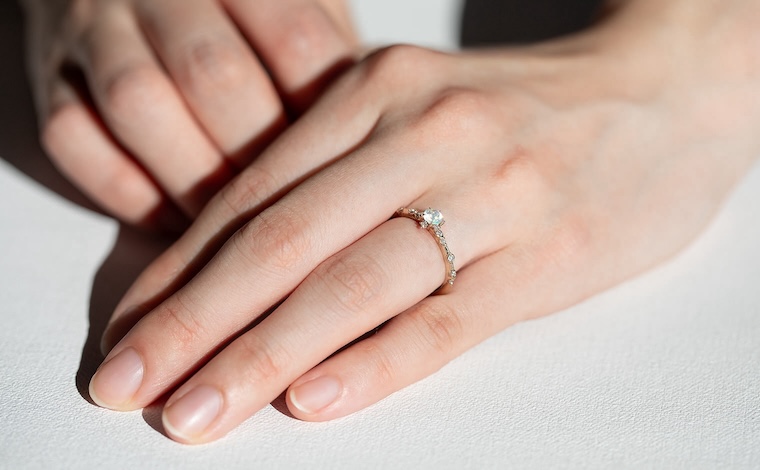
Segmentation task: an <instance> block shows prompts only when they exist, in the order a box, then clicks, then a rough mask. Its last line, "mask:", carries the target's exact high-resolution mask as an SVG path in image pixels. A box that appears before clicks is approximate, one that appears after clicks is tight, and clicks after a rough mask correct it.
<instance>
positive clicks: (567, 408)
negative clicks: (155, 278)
mask: <svg viewBox="0 0 760 470" xmlns="http://www.w3.org/2000/svg"><path fill="white" fill-rule="evenodd" d="M368 3H369V0H359V1H357V4H359V7H360V8H361V7H362V5H361V4H365V5H367V4H368ZM381 3H382V4H383V5H385V8H386V9H387V10H388V11H390V12H392V11H400V10H401V6H403V5H404V4H403V3H401V2H376V3H375V5H373V6H372V7H371V8H370V6H367V7H366V11H367V12H370V11H375V10H377V8H379V7H378V6H376V5H380V4H381ZM407 3H409V2H407ZM428 3H431V2H428ZM450 4H453V3H450ZM431 5H432V3H431ZM394 9H395V10H394ZM388 15H389V17H390V18H392V16H393V15H390V13H388ZM366 17H369V16H366V15H365V18H366ZM374 21H379V22H380V20H379V19H375V20H374ZM388 24H392V23H388ZM381 25H382V22H380V23H379V24H378V26H377V28H380V26H381ZM378 30H379V29H378ZM389 37H390V36H389ZM440 45H444V46H445V45H446V44H443V43H442V44H440ZM0 138H2V137H0ZM758 201H760V169H756V170H755V171H754V172H753V173H752V174H750V175H749V177H748V178H747V179H746V180H745V181H744V183H743V184H742V186H741V187H740V188H739V189H738V191H737V192H736V193H735V194H734V196H733V197H732V199H731V200H730V201H729V204H728V205H727V206H726V208H725V210H724V211H723V212H722V213H721V214H720V216H719V217H718V219H717V220H716V221H715V223H714V224H713V225H712V226H711V227H710V229H709V230H708V231H707V232H706V233H705V234H704V235H703V236H702V237H701V238H700V239H699V240H698V241H697V242H696V243H695V244H693V245H692V246H691V247H690V248H689V249H688V250H687V251H686V252H685V253H684V254H682V255H681V256H680V257H678V258H677V259H676V260H674V261H673V262H671V263H669V264H668V265H666V266H663V267H661V268H660V269H658V270H656V271H653V272H651V273H649V274H647V275H646V276H643V277H641V278H639V279H636V280H634V281H632V282H629V283H627V284H625V285H623V286H620V287H618V288H616V289H614V290H611V291H609V292H606V293H604V294H602V295H600V296H597V297H595V298H594V299H592V300H590V301H588V302H586V303H584V304H582V305H580V306H577V307H575V308H573V309H571V310H569V311H566V312H562V313H560V314H556V315H553V316H550V317H547V318H545V319H542V320H538V321H534V322H531V323H526V324H523V325H519V326H517V327H514V328H511V329H509V330H507V331H506V332H504V333H502V334H501V335H499V336H497V337H494V338H492V339H491V340H489V341H487V342H485V343H483V344H482V345H480V346H479V347H477V348H475V349H473V350H472V351H470V352H469V353H467V354H465V355H463V356H462V357H460V358H459V359H457V360H455V361H454V362H452V363H451V364H450V365H449V366H447V367H445V368H444V369H443V370H441V371H440V372H439V373H438V374H436V375H434V376H432V377H430V378H429V379H427V380H425V381H422V382H420V383H418V384H416V385H414V386H412V387H409V388H407V389H405V390H403V391H401V392H399V393H397V394H395V395H394V396H392V397H390V398H389V399H387V400H385V401H383V402H381V403H379V404H378V405H376V406H374V407H371V408H370V409H368V410H365V411H363V412H360V413H358V414H356V415H354V416H350V417H348V418H344V419H342V420H338V421H335V422H330V423H319V424H312V423H303V422H299V421H296V420H294V419H292V418H289V417H287V416H285V415H283V414H282V413H280V412H279V411H277V410H276V409H275V408H273V407H267V408H266V409H265V410H263V411H262V412H260V413H259V414H258V415H256V416H255V417H254V418H252V419H250V420H249V421H248V422H246V423H245V424H244V425H243V426H241V427H240V428H239V429H238V430H236V431H234V432H233V433H231V434H230V435H229V436H228V437H227V438H225V439H223V440H221V441H219V442H216V443H213V444H210V445H207V446H201V447H185V446H182V445H179V444H176V443H173V442H171V441H169V440H168V439H166V438H165V437H163V436H162V435H161V434H160V433H159V432H157V431H155V430H154V429H153V428H152V427H151V425H150V423H153V422H155V414H154V411H152V410H149V411H148V412H134V413H125V414H120V413H113V412H108V411H104V410H101V409H98V408H96V407H94V406H92V405H90V404H89V403H87V402H86V401H85V400H84V399H83V398H82V397H81V396H80V394H79V392H78V391H77V388H76V386H75V377H76V374H77V370H78V369H79V367H80V360H81V357H82V351H83V347H84V345H85V342H86V340H87V335H88V328H89V325H88V321H89V320H88V316H89V313H88V312H90V311H91V309H92V308H93V306H92V303H93V302H95V301H96V299H98V298H99V297H101V296H102V295H103V294H102V292H103V291H104V290H105V291H106V292H107V291H108V289H109V286H110V284H109V283H110V282H112V279H111V278H110V277H109V276H112V275H113V274H109V273H111V272H114V271H116V272H118V271H119V269H121V268H123V269H124V270H127V271H129V270H134V266H126V267H122V266H120V265H119V264H118V263H116V265H114V263H113V262H111V263H110V264H111V265H110V266H109V267H108V269H106V266H105V265H104V264H103V263H104V260H106V258H108V259H111V260H113V258H114V255H113V253H112V250H119V246H120V245H123V243H122V236H121V235H118V236H117V234H118V233H119V228H118V226H117V224H115V223H114V222H113V221H111V220H109V219H107V218H104V217H102V216H98V215H95V214H93V213H91V212H88V211H87V210H85V209H82V208H80V207H78V206H75V205H73V204H71V203H69V202H66V201H64V200H63V199H61V198H60V197H58V196H56V195H54V194H52V193H50V192H49V191H47V190H46V189H44V188H42V187H41V186H39V185H37V184H36V183H34V182H32V181H31V180H29V179H28V178H27V177H26V176H24V175H23V174H21V173H19V172H17V171H16V170H15V169H13V168H12V167H11V166H9V165H8V164H6V163H5V162H3V161H1V160H0V325H1V327H0V374H1V375H0V377H2V378H1V379H0V423H2V427H3V430H2V434H0V436H1V437H0V468H130V469H132V468H330V469H333V468H345V469H356V468H435V469H439V468H478V469H479V468H495V467H517V468H547V467H553V468H559V467H575V468H580V467H583V468H587V467H605V468H610V467H614V468H616V467H629V468H634V467H635V468H642V467H646V468H684V469H685V468H717V467H731V468H758V467H760V445H759V443H760V289H759V288H758V287H759V286H760V250H759V249H758V240H760V204H758ZM114 247H115V248H114ZM122 249H123V248H122ZM116 258H119V257H118V256H117V257H116ZM127 259H128V260H129V256H127ZM122 262H123V261H122ZM116 284H118V283H116V282H115V281H114V285H116ZM113 289H117V287H113Z"/></svg>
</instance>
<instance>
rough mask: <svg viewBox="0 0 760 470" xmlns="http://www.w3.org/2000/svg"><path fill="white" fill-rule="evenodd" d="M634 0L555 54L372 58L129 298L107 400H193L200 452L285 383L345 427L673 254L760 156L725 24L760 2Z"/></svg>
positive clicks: (109, 366)
mask: <svg viewBox="0 0 760 470" xmlns="http://www.w3.org/2000/svg"><path fill="white" fill-rule="evenodd" d="M642 3H644V2H642ZM642 3H638V2H629V3H626V5H629V6H628V7H625V8H624V9H622V10H620V12H619V13H617V14H615V15H613V16H611V17H610V18H609V19H608V20H607V21H606V22H605V23H603V24H602V25H600V26H598V27H596V28H595V29H593V30H590V31H589V32H587V33H585V34H583V35H580V36H577V37H574V38H571V39H564V40H561V41H558V42H555V43H549V44H545V45H540V46H535V47H528V48H522V49H517V50H492V51H487V52H486V51H483V52H477V53H469V54H454V55H447V54H442V53H437V52H432V51H428V50H424V49H418V48H413V47H409V46H401V47H391V48H388V49H385V50H383V51H380V52H378V53H376V54H374V55H372V56H371V57H369V58H368V59H366V60H365V61H363V62H362V63H360V64H359V65H358V66H356V67H355V68H354V69H352V70H351V71H349V72H348V73H347V74H346V75H344V76H343V77H342V78H341V79H340V80H339V81H338V82H337V83H336V84H335V85H334V86H333V87H331V88H330V89H329V91H328V92H327V93H326V94H325V95H324V96H323V97H322V98H321V99H320V100H319V101H318V102H317V103H316V104H315V106H314V107H313V108H312V109H310V110H309V111H308V112H307V113H306V114H305V115H304V116H303V117H302V118H301V119H300V120H299V121H298V122H297V123H295V124H294V125H293V126H292V127H291V128H289V129H288V130H287V131H286V132H285V133H284V134H283V135H282V136H281V137H280V138H279V139H278V140H277V141H275V142H274V143H273V144H272V145H271V146H270V147H269V148H268V149H267V150H266V151H265V152H264V154H263V155H262V156H261V157H260V158H259V159H257V160H256V161H255V162H254V163H253V164H252V165H251V166H249V167H248V168H247V169H246V170H245V171H244V172H242V173H241V174H240V175H239V176H238V177H237V178H236V179H235V180H233V182H232V183H231V184H230V185H228V186H227V187H226V188H225V189H223V190H222V191H221V192H220V193H219V194H218V195H217V196H216V197H215V198H214V199H213V200H212V201H211V202H210V204H209V206H208V207H207V208H206V209H205V210H204V211H203V213H202V214H201V216H200V217H199V218H198V219H197V221H196V222H195V223H194V225H193V226H192V227H191V228H190V229H189V230H188V232H187V233H186V234H185V235H184V236H183V237H182V238H181V239H180V240H179V241H178V242H177V243H176V244H175V245H173V246H172V247H171V248H170V249H169V250H168V251H167V252H165V253H164V254H163V255H162V256H161V257H160V258H159V259H157V260H156V261H155V262H154V263H153V264H152V265H151V266H150V267H149V268H148V269H147V270H146V271H145V272H144V273H143V274H142V275H141V276H140V278H139V279H138V280H137V281H136V282H135V284H134V285H133V286H132V288H131V289H130V291H129V292H128V293H127V294H126V296H125V297H124V299H123V300H122V302H121V303H120V305H119V306H118V307H117V309H116V312H115V314H114V317H113V319H112V323H111V325H110V326H109V331H108V333H107V335H106V336H105V338H104V348H105V349H106V350H108V349H110V348H111V347H112V346H113V344H114V343H116V342H117V341H118V340H119V338H121V334H122V333H123V331H124V329H127V328H128V327H130V326H131V325H132V324H134V323H136V325H135V326H134V327H132V328H131V330H130V331H129V332H128V333H127V334H126V336H124V337H123V339H121V340H120V341H118V344H116V345H115V346H113V349H111V351H110V353H109V354H108V356H107V357H106V359H105V363H104V365H103V366H101V368H100V369H99V371H98V372H97V373H96V375H95V376H94V377H93V379H92V382H91V384H90V390H91V394H92V397H93V399H94V400H95V401H96V402H97V403H98V404H100V405H102V406H105V407H108V408H112V409H120V410H131V409H136V408H140V407H143V406H146V405H147V404H149V403H151V402H152V401H153V400H155V399H156V398H157V397H159V396H161V395H162V394H163V393H165V392H167V391H168V390H172V389H173V387H176V386H179V388H178V389H177V390H176V391H174V392H173V393H172V394H171V397H170V398H169V400H168V402H167V406H166V408H165V409H164V415H163V416H164V423H165V427H166V430H167V432H168V433H169V435H170V436H171V437H172V438H174V439H176V440H179V441H182V442H187V443H200V442H207V441H211V440H213V439H217V438H219V437H220V436H222V435H224V434H225V433H227V432H228V431H230V430H231V429H233V428H234V427H235V426H237V425H238V424H239V423H240V422H242V421H243V420H245V419H246V418H248V417H249V416H251V415H252V414H253V413H255V412H256V411H257V410H259V409H261V408H262V407H264V406H265V405H266V404H268V403H269V402H271V401H272V400H273V399H274V398H276V397H277V396H278V395H279V394H280V393H281V392H282V391H283V390H284V389H288V391H287V394H286V397H287V403H288V407H289V409H290V411H291V412H292V413H293V414H294V415H295V416H296V417H298V418H300V419H304V420H309V421H321V420H329V419H333V418H337V417H340V416H345V415H347V414H350V413H353V412H355V411H357V410H360V409H362V408H364V407H366V406H368V405H370V404H372V403H374V402H376V401H377V400H380V399H382V398H383V397H385V396H387V395H388V394H390V393H393V392H394V391H396V390H399V389H400V388H402V387H404V386H406V385H408V384H410V383H412V382H414V381H416V380H419V379H421V378H423V377H425V376H427V375H429V374H431V373H432V372H434V371H435V370H437V369H438V368H440V367H441V366H443V365H444V364H446V362H447V361H449V360H450V359H452V358H453V357H455V356H457V355H458V354H461V353H462V352H463V351H465V350H466V349H468V348H469V347H471V346H473V345H475V344H477V343H478V342H480V341H482V340H483V339H485V338H487V337H489V336H491V335H493V334H495V333H496V332H498V331H501V330H502V329H504V328H506V327H508V326H509V325H512V324H514V323H515V322H518V321H521V320H525V319H529V318H534V317H537V316H540V315H544V314H547V313H550V312H554V311H557V310H559V309H562V308H565V307H567V306H569V305H572V304H574V303H576V302H579V301H581V300H582V299H584V298H586V297H588V296H590V295H592V294H594V293H596V292H599V291H600V290H603V289H605V288H607V287H609V286H611V285H614V284H616V283H619V282H621V281H622V280H624V279H627V278H630V277H631V276H633V275H635V274H637V273H640V272H642V271H643V270H645V269H647V268H649V267H651V266H653V265H655V264H657V263H659V262H661V261H663V260H665V259H667V258H668V257H670V256H672V255H673V254H674V253H676V252H677V251H678V250H679V249H681V248H682V247H683V246H684V245H685V244H686V243H688V242H689V241H690V240H691V239H693V238H694V237H695V235H696V234H697V233H699V231H700V230H701V229H702V228H703V227H704V226H705V224H706V223H707V222H708V221H709V220H710V218H711V216H712V215H713V214H714V213H715V211H716V210H717V208H718V207H719V205H720V203H721V201H722V200H723V199H724V197H725V196H726V194H727V193H728V192H729V191H730V189H731V188H732V187H733V185H734V184H735V182H736V181H737V180H738V179H739V178H740V177H741V175H742V174H744V172H745V171H746V170H747V169H748V167H749V166H750V165H751V164H752V162H753V160H754V158H755V157H756V156H757V155H758V154H760V137H758V134H757V132H756V126H757V122H760V102H759V101H760V94H759V93H757V88H758V83H757V78H756V77H757V76H759V75H760V70H759V69H758V65H757V64H760V61H758V60H757V58H758V57H760V53H758V52H757V51H754V52H749V50H748V48H746V47H745V46H742V44H752V43H754V42H753V41H747V40H746V39H747V38H746V37H743V36H742V35H740V34H738V33H736V32H737V31H739V29H737V23H736V22H732V21H726V15H729V13H730V14H735V15H736V16H735V18H758V16H757V15H756V14H754V13H756V12H757V5H756V4H755V5H751V4H750V5H749V6H747V5H748V4H746V3H741V2H733V3H730V4H729V3H726V2H723V3H722V4H721V3H718V2H717V1H716V2H715V3H714V5H722V6H720V7H718V6H716V8H715V10H720V13H721V14H722V15H724V16H723V17H720V16H719V15H718V13H716V11H711V12H710V16H709V19H710V20H713V19H716V20H717V19H720V21H714V22H713V21H706V20H705V19H706V18H707V16H704V17H703V16H698V17H697V18H695V17H694V15H692V13H693V12H694V10H690V8H691V5H689V3H688V2H685V1H684V2H683V3H679V2H668V3H667V5H666V6H663V5H661V4H659V3H658V2H653V3H651V4H648V5H649V7H650V8H649V9H648V10H647V9H644V10H642V9H641V8H640V6H641V4H642ZM739 5H743V6H744V7H745V9H750V10H753V14H752V15H749V14H747V12H746V11H744V10H742V8H739V7H738V6H739ZM629 8H630V9H629ZM679 8H686V11H688V12H689V14H688V15H686V17H685V18H684V19H683V21H681V22H676V23H675V24H674V23H671V22H670V21H669V19H670V18H674V17H675V18H682V17H683V16H679V14H680V13H684V14H685V12H684V10H681V11H679V10H678V9H679ZM737 10H738V11H739V13H737ZM642 11H645V12H646V14H645V15H643V16H641V17H638V18H637V17H636V15H640V14H641V13H642ZM654 13H657V14H656V15H655V14H654ZM642 18H646V20H642ZM687 20H688V21H687ZM697 20H700V21H701V22H698V21H697ZM703 20H705V21H703ZM695 25H701V26H700V27H704V28H705V30H698V29H697V26H695ZM637 28H638V29H637ZM641 29H645V30H646V34H643V33H642V31H641ZM695 31H696V32H695ZM742 31H745V32H747V31H749V32H751V34H756V33H755V31H757V28H746V29H744V30H742ZM697 33H698V34H697ZM755 37H756V36H755ZM716 38H720V40H717V39H716ZM734 40H735V41H734ZM664 50H667V51H668V53H667V54H664V53H663V52H662V51H664ZM726 51H729V52H730V53H726ZM751 54H755V55H754V56H752V55H751ZM749 57H754V58H755V60H754V61H748V60H747V59H748V58H749ZM282 162H287V165H283V164H282ZM317 162H319V163H317ZM283 188H285V189H283ZM287 189H290V190H289V191H288V192H287V193H286V194H284V195H283V193H284V191H285V190H287ZM401 206H405V207H412V208H420V209H425V208H427V207H434V208H437V209H440V210H442V211H443V213H444V215H445V216H446V219H447V223H446V225H445V226H444V227H443V232H444V234H445V237H446V239H447V240H448V246H449V247H450V249H451V251H452V252H453V253H454V254H455V255H456V259H455V264H456V267H457V268H458V269H459V275H458V276H457V278H456V282H455V284H454V285H453V286H452V287H451V288H450V289H448V291H447V292H444V293H442V294H441V295H433V296H430V293H431V292H433V291H434V290H435V289H436V288H437V287H438V286H439V285H440V284H441V282H442V281H443V280H444V279H445V271H446V263H445V262H444V260H443V258H442V256H441V252H440V250H439V248H438V242H437V241H436V239H435V238H434V237H433V236H431V233H429V232H428V231H427V230H423V229H421V228H420V227H419V226H418V225H417V223H416V222H414V221H412V220H409V219H407V218H393V219H391V220H388V219H389V217H390V216H391V215H392V214H393V213H394V211H395V210H396V209H397V208H399V207H401ZM198 268H201V269H200V270H199V271H198ZM196 271H197V274H196ZM283 299H284V300H283ZM146 312H148V313H147V314H146ZM269 312H271V313H269ZM267 313H269V314H268V315H267ZM143 315H144V316H143ZM138 320H139V321H138ZM386 322H387V323H386ZM381 324H384V326H383V327H382V328H381V329H380V330H379V332H378V333H377V334H374V335H371V336H368V337H366V338H363V339H362V340H360V341H357V342H354V343H353V344H351V345H350V346H348V347H347V348H345V349H342V350H341V348H343V347H344V346H345V345H347V344H349V343H351V342H352V341H354V340H355V339H356V338H358V337H360V336H362V335H363V334H364V333H365V332H367V331H370V330H372V329H373V328H375V327H377V326H378V325H381ZM339 350H340V352H338V353H337V354H334V353H335V352H336V351H339Z"/></svg>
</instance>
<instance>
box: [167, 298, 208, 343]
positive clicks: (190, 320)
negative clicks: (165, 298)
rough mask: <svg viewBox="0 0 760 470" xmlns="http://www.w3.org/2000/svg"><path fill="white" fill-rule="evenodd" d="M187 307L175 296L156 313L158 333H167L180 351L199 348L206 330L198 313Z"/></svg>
mask: <svg viewBox="0 0 760 470" xmlns="http://www.w3.org/2000/svg"><path fill="white" fill-rule="evenodd" d="M187 307H188V306H187V305H186V303H185V302H184V301H183V300H181V298H180V297H179V296H175V297H174V299H172V300H171V301H169V302H166V303H165V304H164V305H162V306H161V307H160V308H159V309H158V310H157V311H156V312H155V321H156V322H157V323H158V331H163V332H165V333H166V334H167V335H168V337H169V338H170V340H171V342H172V344H174V345H176V346H175V347H176V348H178V349H180V350H190V349H193V348H194V347H197V344H199V340H200V339H201V338H202V337H203V331H204V330H205V329H204V326H203V323H202V321H201V319H200V318H199V317H198V316H197V314H196V312H195V311H193V310H190V309H188V308H187Z"/></svg>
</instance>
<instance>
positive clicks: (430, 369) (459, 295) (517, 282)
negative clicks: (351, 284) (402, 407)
mask: <svg viewBox="0 0 760 470" xmlns="http://www.w3.org/2000/svg"><path fill="white" fill-rule="evenodd" d="M518 258H519V256H513V253H505V254H499V255H491V256H489V257H488V258H485V259H483V260H480V261H478V262H476V263H474V264H472V265H469V266H467V267H466V268H465V269H463V270H462V272H461V274H460V275H459V277H458V278H457V283H456V284H455V285H454V286H453V288H452V289H451V290H450V291H449V292H448V293H447V294H446V295H440V296H432V297H428V298H426V299H424V300H423V301H422V302H420V303H418V304H417V305H415V306H413V307H411V308H410V309H408V310H407V311H406V312H404V313H402V314H400V315H398V316H397V317H395V318H393V319H392V320H390V321H389V322H388V323H387V324H385V325H384V326H383V327H382V329H380V331H379V332H378V333H377V334H375V335H373V336H370V337H368V338H366V339H364V340H362V341H360V342H358V343H356V344H353V345H352V346H350V347H349V348H347V349H346V350H344V351H341V352H340V353H338V354H337V355H335V356H333V357H331V358H329V359H327V360H326V361H324V362H323V363H321V364H319V365H317V366H316V367H315V368H314V369H312V370H310V371H309V372H307V373H306V374H304V375H303V376H301V377H300V378H298V380H296V381H295V382H294V383H293V385H291V386H290V388H289V390H288V392H287V394H286V401H287V404H288V409H289V410H290V411H291V413H293V415H294V416H296V417H297V418H299V419H303V420H306V421H326V420H331V419H335V418H339V417H342V416H346V415H349V414H351V413H354V412H356V411H359V410H361V409H363V408H365V407H367V406H370V405H372V404H374V403H376V402H378V401H380V400H382V399H383V398H385V397H386V396H388V395H390V394H392V393H394V392H396V391H397V390H400V389H402V388H404V387H406V386H407V385H410V384H412V383H415V382H417V381H419V380H422V379H423V378H425V377H427V376H429V375H431V374H433V373H434V372H436V371H437V370H439V369H440V368H441V367H443V366H444V365H445V364H447V363H448V362H449V361H450V360H452V359H453V358H455V357H457V356H459V355H461V354H462V353H463V352H464V351H466V350H467V349H469V348H471V347H472V346H474V345H476V344H478V343H480V342H481V341H483V340H484V339H486V338H488V337H489V336H491V335H493V334H495V333H497V332H498V331H501V330H502V329H504V328H506V327H507V326H509V325H512V324H514V323H517V322H518V321H521V320H523V319H525V318H527V317H528V316H529V311H528V309H527V306H528V305H529V303H530V302H531V301H532V302H535V301H536V300H537V299H539V298H541V296H542V295H544V293H542V292H536V289H533V288H526V287H529V286H526V285H525V283H524V282H522V279H521V276H522V275H521V274H520V272H518V271H517V270H509V271H510V273H511V274H513V276H511V277H508V278H506V279H505V278H504V277H502V274H504V271H505V270H504V269H503V268H504V265H505V264H507V263H517V266H522V265H523V264H522V261H523V260H520V259H518ZM513 266H514V264H513Z"/></svg>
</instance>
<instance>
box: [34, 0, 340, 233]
mask: <svg viewBox="0 0 760 470" xmlns="http://www.w3.org/2000/svg"><path fill="white" fill-rule="evenodd" d="M25 5H26V7H27V13H28V19H29V29H30V33H29V37H30V47H29V63H30V68H31V76H32V82H33V89H34V92H35V96H36V100H37V104H38V108H39V112H38V114H39V117H40V128H41V136H42V137H41V138H42V142H43V144H44V146H45V148H46V150H47V151H48V153H49V154H50V156H51V158H52V159H53V161H54V163H55V164H56V165H57V166H58V167H59V168H60V169H61V171H62V172H63V173H64V174H65V175H66V176H67V177H68V178H70V179H71V180H72V181H74V182H75V183H76V184H77V185H79V187H80V188H81V189H82V190H83V191H84V192H85V193H87V194H88V195H89V196H90V197H92V198H93V199H94V200H95V201H96V202H97V203H99V204H100V205H101V206H102V207H103V208H104V209H105V210H107V211H108V212H110V213H113V214H114V215H116V216H118V217H119V218H121V219H124V220H126V221H128V222H131V223H150V222H151V221H152V219H155V217H156V216H158V214H155V212H157V211H158V210H159V209H158V208H159V207H162V206H165V204H162V201H163V200H164V198H165V197H168V198H169V199H170V200H171V201H172V202H173V203H175V204H176V205H177V206H178V207H179V208H180V209H181V211H182V212H183V213H184V215H186V216H189V217H191V218H192V217H194V216H196V215H197V214H198V212H199V211H200V209H201V208H202V207H203V205H204V204H205V203H206V202H207V200H208V199H209V198H210V197H211V196H212V195H213V194H214V193H216V191H217V190H218V189H219V188H220V187H221V186H222V185H223V184H224V183H226V182H227V181H228V180H229V179H230V178H231V177H232V176H233V175H234V174H235V173H236V172H237V170H238V169H240V168H243V167H245V165H247V164H248V162H249V161H250V160H251V159H252V158H253V157H254V156H255V155H256V154H257V153H258V152H259V151H260V150H261V149H262V148H263V147H264V146H265V145H266V144H268V143H269V141H270V140H271V139H272V138H273V137H274V136H275V135H276V134H278V133H279V132H280V131H281V130H282V129H283V128H284V126H285V124H286V117H285V108H284V106H283V103H282V102H281V99H280V96H278V92H279V93H280V94H281V95H282V100H284V103H285V105H286V106H287V107H288V108H290V110H292V111H294V112H299V111H301V110H302V109H304V108H305V107H306V106H307V105H308V104H309V103H310V102H311V101H312V100H313V99H314V98H315V97H316V96H317V94H318V93H319V92H320V91H321V89H322V87H323V86H325V85H326V83H327V81H328V80H329V79H330V78H332V75H333V74H334V73H335V72H336V71H337V69H339V68H341V67H343V66H344V65H346V63H347V62H350V61H351V60H352V54H353V51H354V48H355V39H354V37H353V33H352V32H351V29H350V26H349V21H348V17H347V14H346V10H345V8H344V6H343V3H342V0H286V1H283V0H258V1H256V2H252V1H248V0H224V1H221V2H218V1H215V0H109V1H92V0H27V1H26V2H25ZM249 43H250V44H251V45H252V46H249ZM251 47H253V49H251ZM270 74H271V78H270ZM168 215H169V213H164V214H162V215H161V216H162V217H164V218H166V217H168ZM164 222H166V221H164Z"/></svg>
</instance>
